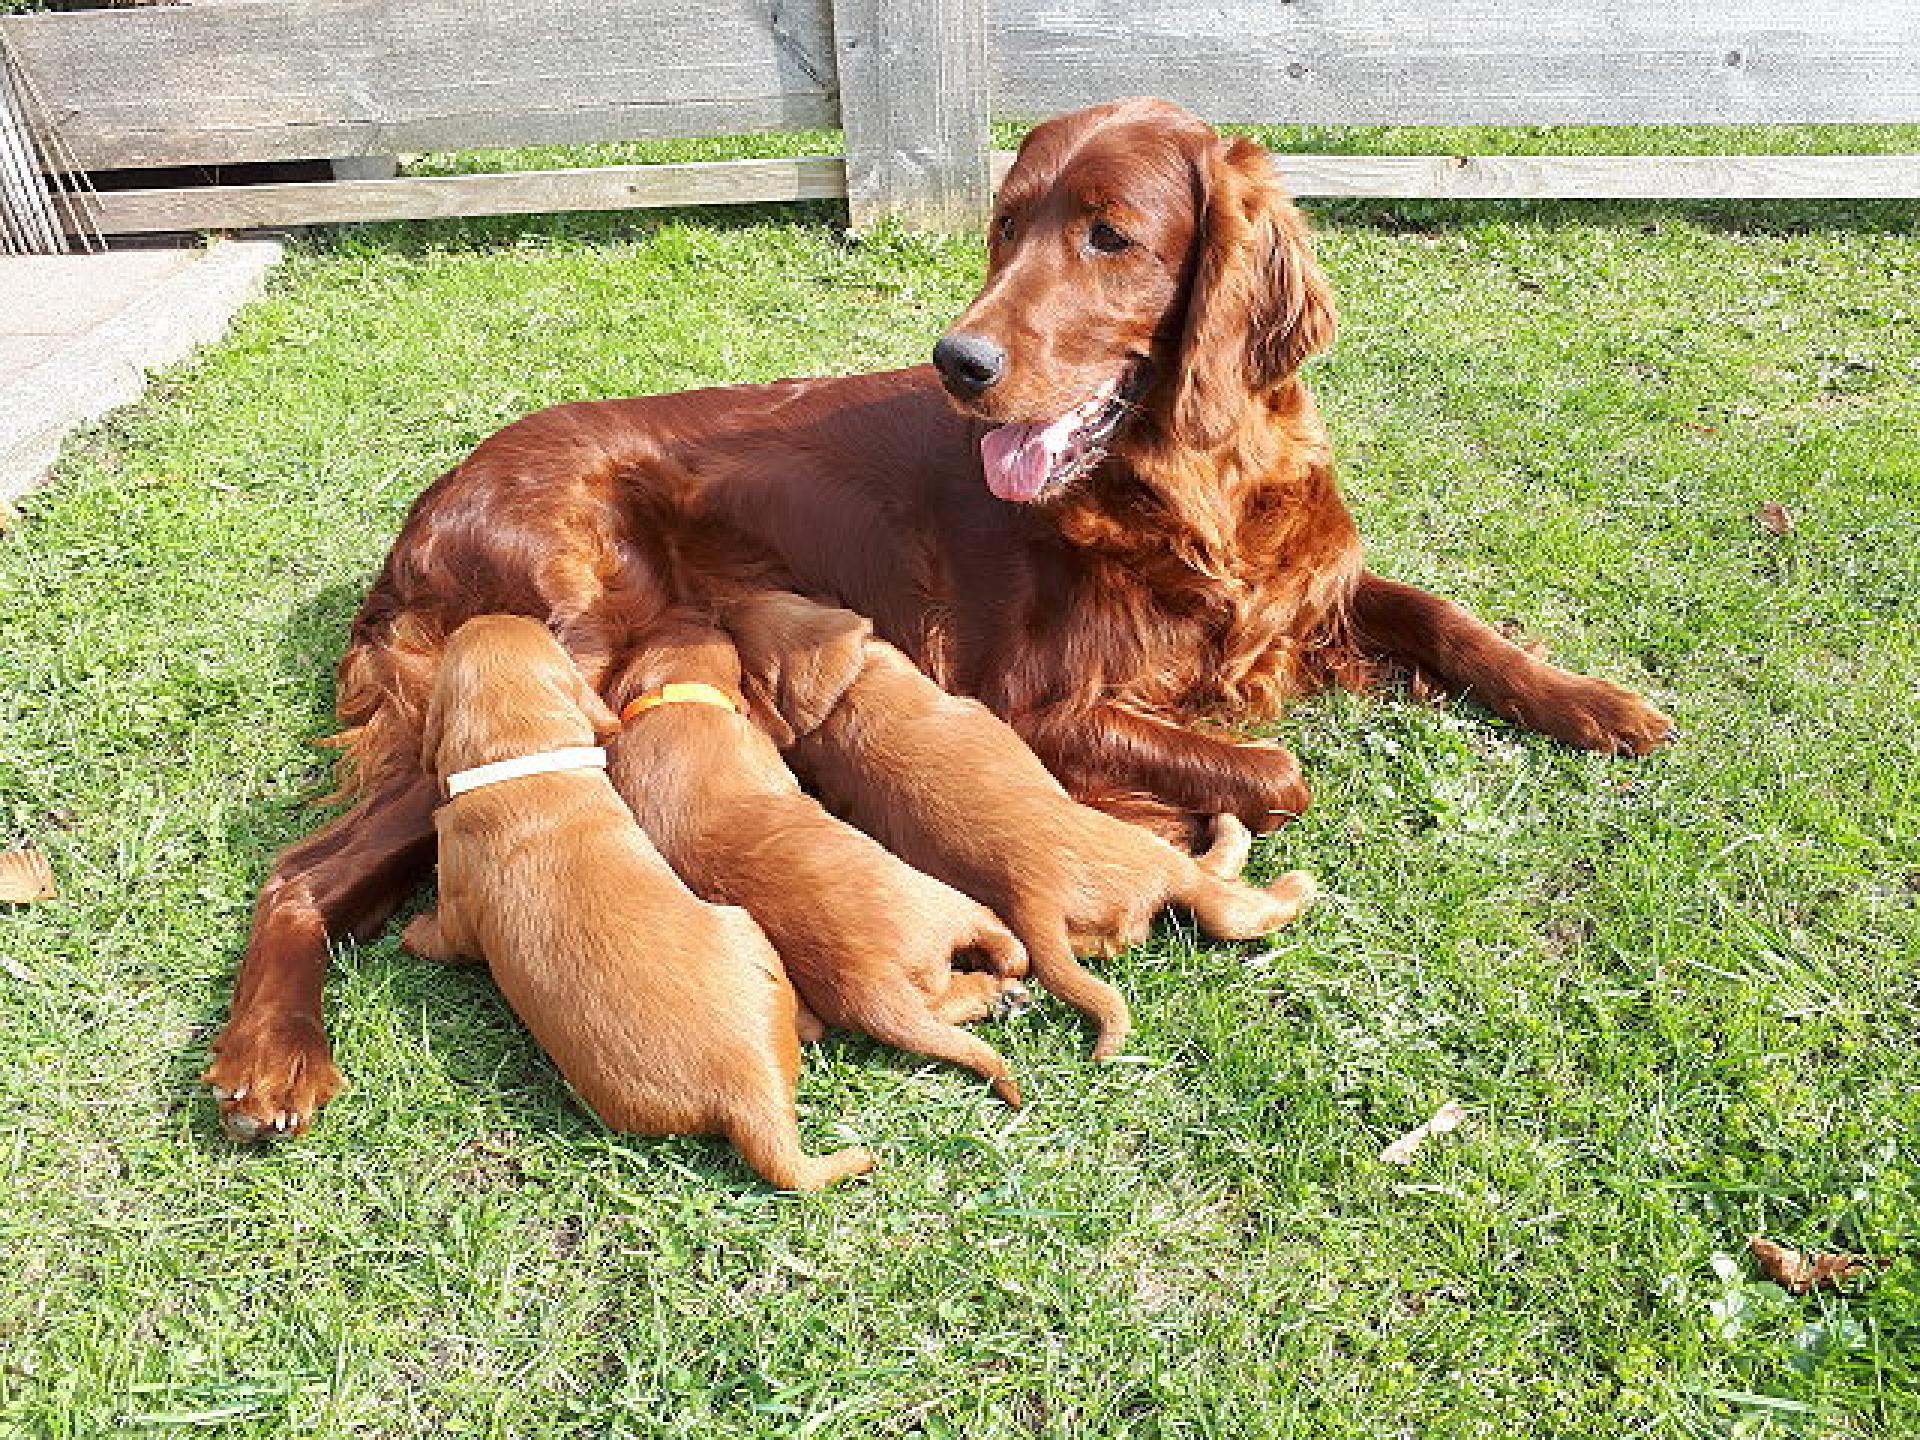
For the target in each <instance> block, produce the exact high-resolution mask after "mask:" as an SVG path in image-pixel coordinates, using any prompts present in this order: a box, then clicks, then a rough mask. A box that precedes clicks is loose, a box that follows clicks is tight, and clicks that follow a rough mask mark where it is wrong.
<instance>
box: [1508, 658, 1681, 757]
mask: <svg viewBox="0 0 1920 1440" xmlns="http://www.w3.org/2000/svg"><path fill="white" fill-rule="evenodd" d="M1532 720H1533V723H1534V724H1535V726H1536V728H1538V729H1540V730H1544V731H1545V732H1546V733H1547V734H1549V735H1551V736H1553V737H1554V738H1555V739H1557V740H1564V741H1565V742H1566V743H1567V744H1569V745H1577V746H1579V747H1580V748H1581V749H1582V750H1598V751H1600V752H1601V753H1602V754H1606V755H1645V754H1646V753H1647V752H1648V751H1650V750H1657V749H1659V748H1660V747H1661V746H1662V745H1666V744H1669V743H1671V742H1672V741H1674V740H1677V739H1678V738H1679V732H1678V731H1677V730H1675V729H1674V728H1673V721H1672V720H1670V719H1668V718H1667V717H1666V716H1665V715H1663V714H1661V713H1660V712H1659V711H1658V710H1656V709H1654V708H1653V706H1651V705H1649V704H1648V703H1647V702H1646V701H1645V700H1643V699H1641V698H1640V697H1639V696H1638V695H1636V694H1634V693H1633V691H1631V690H1629V689H1627V688H1626V687H1625V686H1624V685H1616V684H1614V683H1613V682H1612V681H1611V680H1601V679H1598V678H1596V677H1594V676H1591V675H1581V676H1574V677H1571V678H1570V682H1569V683H1568V685H1567V686H1566V688H1565V689H1564V690H1563V691H1561V692H1560V693H1559V694H1557V695H1555V696H1554V697H1553V699H1552V701H1551V702H1550V703H1549V704H1547V705H1545V706H1543V707H1542V709H1541V711H1540V713H1539V714H1538V715H1536V716H1534V717H1532Z"/></svg>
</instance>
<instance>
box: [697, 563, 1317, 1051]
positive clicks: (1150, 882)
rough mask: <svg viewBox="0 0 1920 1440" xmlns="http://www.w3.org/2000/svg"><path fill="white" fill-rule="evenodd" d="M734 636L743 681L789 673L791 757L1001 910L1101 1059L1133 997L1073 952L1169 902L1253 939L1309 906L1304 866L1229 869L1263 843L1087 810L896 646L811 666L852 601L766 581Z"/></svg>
mask: <svg viewBox="0 0 1920 1440" xmlns="http://www.w3.org/2000/svg"><path fill="white" fill-rule="evenodd" d="M724 620H725V623H726V626H727V629H728V630H729V631H730V632H731V633H732V635H733V637H734V640H735V642H736V644H737V645H738V647H739V650H740V657H741V661H742V663H743V665H744V666H745V669H746V672H747V674H748V675H750V676H751V675H755V674H759V673H781V674H783V675H784V676H785V677H786V678H785V681H784V683H783V685H782V687H781V690H780V693H779V694H778V695H777V696H775V697H773V698H774V699H775V701H776V703H777V705H778V707H779V708H780V709H781V710H782V711H783V713H786V714H787V715H789V716H792V715H795V714H803V715H804V716H805V724H804V725H793V726H791V729H792V731H793V739H792V743H791V745H790V747H789V748H788V750H787V755H788V758H789V759H790V760H791V761H792V762H793V767H794V769H795V770H796V771H798V772H799V773H800V774H801V775H802V776H803V777H804V778H805V779H806V780H807V782H808V784H809V785H811V786H812V787H813V789H814V792H815V793H816V794H818V795H819V796H820V798H821V799H823V800H824V801H825V802H826V803H827V804H828V805H829V806H830V807H831V808H832V809H833V810H834V812H835V813H836V814H839V815H843V816H845V817H846V818H847V819H849V820H851V821H852V822H853V823H854V824H856V825H858V826H859V827H860V828H861V829H862V830H864V831H866V832H867V833H868V834H869V835H871V836H873V837H874V838H875V839H876V840H878V841H880V842H881V843H882V844H884V845H885V846H886V847H887V848H888V849H889V850H891V851H892V852H893V853H894V854H895V855H898V856H899V857H900V858H901V859H902V860H904V861H906V862H907V863H908V864H909V865H912V866H914V867H915V868H916V869H918V870H923V871H925V872H926V873H927V874H929V875H932V876H935V877H937V878H939V879H941V880H944V881H946V882H947V884H949V885H951V886H953V887H954V888H955V889H956V890H959V891H961V892H963V893H964V894H967V895H971V896H972V897H973V898H974V899H976V900H979V901H981V902H982V903H983V904H986V905H990V906H992V907H993V910H994V911H995V913H996V914H999V915H1000V916H1002V917H1004V918H1005V920H1006V922H1007V924H1008V926H1009V927H1011V929H1012V930H1013V933H1014V934H1015V935H1017V936H1019V937H1020V939H1021V941H1022V942H1023V943H1024V944H1025V945H1026V947H1027V953H1028V954H1029V956H1030V957H1031V958H1032V963H1033V974H1034V977H1035V978H1036V979H1037V980H1039V982H1040V983H1041V984H1042V985H1044V986H1046V988H1047V989H1049V990H1051V991H1052V992H1053V993H1054V994H1056V995H1058V996H1059V997H1060V998H1061V999H1063V1000H1065V1001H1066V1002H1067V1003H1068V1004H1070V1005H1072V1006H1074V1007H1075V1008H1076V1009H1078V1010H1081V1011H1083V1012H1084V1013H1086V1014H1087V1015H1089V1016H1091V1017H1092V1018H1093V1020H1094V1022H1095V1024H1096V1025H1097V1027H1098V1030H1099V1034H1098V1038H1097V1039H1096V1041H1095V1044H1094V1049H1093V1054H1094V1058H1095V1059H1105V1058H1107V1057H1109V1056H1111V1055H1114V1054H1116V1053H1117V1052H1118V1051H1119V1048H1120V1045H1121V1043H1122V1042H1123V1041H1124V1040H1125V1039H1126V1036H1127V1031H1128V1028H1129V1026H1130V1023H1131V1022H1130V1019H1129V1016H1128V1013H1127V1003H1126V1001H1125V1000H1124V999H1123V998H1121V995H1120V992H1119V991H1117V990H1115V989H1114V988H1113V987H1112V986H1111V985H1109V984H1107V983H1106V982H1105V981H1104V980H1101V979H1098V978H1097V977H1095V976H1094V975H1091V974H1089V973H1088V972H1087V970H1086V969H1085V967H1083V966H1082V965H1081V964H1080V963H1079V961H1078V959H1076V958H1075V957H1076V956H1077V955H1094V954H1112V953H1115V952H1116V951H1119V950H1121V949H1124V948H1126V947H1127V946H1130V945H1135V944H1138V943H1139V942H1140V941H1142V940H1144V939H1145V938H1146V937H1147V931H1148V928H1149V926H1150V925H1151V923H1152V920H1153V917H1154V916H1155V915H1156V914H1158V913H1159V912H1160V911H1161V910H1162V909H1164V908H1165V907H1166V906H1168V905H1177V906H1179V907H1181V908H1182V909H1185V910H1187V911H1189V912H1190V913H1191V914H1192V915H1193V917H1194V919H1196V920H1197V921H1199V923H1200V928H1201V929H1202V930H1203V931H1205V932H1206V933H1207V934H1208V935H1211V936H1213V937H1215V938H1216V939H1222V940H1243V939H1250V938H1252V937H1253V936H1256V935H1264V934H1266V933H1267V932H1269V931H1272V930H1277V929H1279V928H1280V927H1281V926H1282V925H1285V924H1287V923H1288V922H1289V921H1291V920H1293V919H1294V918H1295V917H1296V916H1298V915H1299V914H1300V913H1301V911H1303V910H1305V909H1306V908H1307V906H1308V905H1309V904H1310V903H1312V900H1313V895H1314V883H1313V878H1312V877H1311V876H1310V875H1308V874H1306V873H1305V872H1304V871H1300V870H1295V871H1293V872H1291V873H1289V874H1286V875H1282V876H1281V877H1280V878H1279V879H1278V880H1276V881H1275V882H1274V883H1273V884H1272V885H1270V886H1268V887H1267V888H1266V889H1264V890H1259V889H1255V888H1254V887H1252V886H1250V885H1245V884H1242V883H1241V882H1240V881H1239V880H1238V879H1237V878H1236V877H1237V876H1238V875H1239V873H1240V869H1241V866H1242V865H1244V864H1245V863H1246V859H1247V853H1248V851H1249V849H1250V848H1251V846H1252V836H1251V834H1250V833H1249V832H1248V830H1247V828H1246V826H1244V825H1242V824H1241V823H1240V822H1239V821H1238V820H1236V819H1235V818H1234V817H1233V816H1231V815H1217V816H1215V817H1214V822H1213V834H1212V844H1211V846H1210V847H1209V848H1208V850H1207V852H1206V853H1205V854H1203V855H1199V856H1192V855H1187V854H1184V853H1182V852H1181V851H1179V850H1176V849H1175V848H1174V847H1173V846H1172V845H1170V844H1168V843H1167V842H1166V841H1165V840H1163V839H1161V838H1160V837H1159V836H1157V835H1153V834H1150V833H1148V832H1147V831H1146V830H1143V829H1141V828H1140V827H1139V826H1137V825H1131V824H1128V823H1127V822H1126V821H1124V820H1118V819H1115V818H1114V817H1113V816H1111V815H1107V814H1104V813H1102V812H1101V811H1098V810H1094V809H1092V808H1090V807H1088V806H1086V805H1082V804H1080V803H1079V802H1077V801H1076V800H1074V799H1073V797H1072V796H1070V795H1069V794H1067V792H1066V790H1065V789H1064V788H1062V787H1061V785H1060V782H1059V781H1057V780H1055V779H1054V777H1053V776H1052V774H1051V773H1049V772H1048V770H1047V768H1046V766H1045V765H1043V764H1042V763H1041V762H1040V759H1039V757H1038V756H1036V755H1035V754H1034V753H1033V751H1032V750H1030V749H1029V748H1028V747H1027V744H1026V742H1025V741H1024V740H1022V739H1021V738H1020V736H1019V734H1018V733H1016V732H1015V731H1014V729H1013V727H1012V726H1010V725H1008V724H1007V723H1006V722H1005V721H1003V720H1001V719H1000V718H999V717H998V716H997V715H995V714H994V713H993V712H992V711H991V710H989V709H987V707H986V706H984V705H982V704H980V703H979V702H978V701H977V700H967V699H962V698H960V697H957V696H953V695H949V694H948V693H947V692H946V691H944V690H942V689H941V688H940V686H939V685H938V684H936V683H935V682H934V681H933V680H931V679H929V678H928V677H927V676H925V675H923V674H922V673H921V672H920V671H919V670H917V669H916V668H915V667H914V665H913V662H912V661H910V660H908V659H907V657H906V656H905V655H903V654H901V653H900V652H899V651H898V650H896V649H894V647H893V646H891V645H888V644H886V643H884V642H882V641H879V640H874V639H866V640H865V641H864V644H863V651H862V654H861V657H860V660H859V665H858V668H857V669H856V670H855V671H854V672H853V673H852V675H851V678H849V676H848V675H847V673H846V665H845V662H844V661H837V662H836V664H835V665H834V666H833V667H823V666H822V665H820V664H819V663H818V662H816V663H814V664H812V665H810V666H809V665H801V664H799V663H797V662H796V659H795V655H796V653H798V654H802V655H804V654H806V653H808V652H809V651H815V652H817V651H818V650H819V641H818V639H817V637H818V636H819V635H821V634H822V633H827V634H831V633H834V632H835V631H836V630H838V631H840V632H846V631H850V630H852V629H854V628H856V627H860V628H864V626H865V622H864V621H862V620H861V619H860V618H859V617H858V616H857V615H854V614H852V613H851V612H849V611H845V610H836V609H833V608H831V607H828V606H823V605H819V604H817V603H815V602H814V601H811V600H806V599H803V598H802V597H800V596H797V595H789V594H783V593H778V592H766V593H763V594H757V595H754V596H752V597H750V598H747V599H743V600H741V601H739V602H737V603H735V604H733V605H730V606H729V607H728V608H727V609H726V610H725V612H724Z"/></svg>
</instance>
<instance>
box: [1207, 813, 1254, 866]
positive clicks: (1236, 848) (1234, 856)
mask: <svg viewBox="0 0 1920 1440" xmlns="http://www.w3.org/2000/svg"><path fill="white" fill-rule="evenodd" d="M1251 853H1253V832H1252V831H1251V830H1249V829H1247V827H1246V826H1245V825H1243V824H1241V823H1240V819H1239V817H1238V816H1235V815H1225V814H1222V815H1216V816H1214V817H1213V820H1212V821H1211V822H1210V823H1209V825H1208V827H1207V848H1206V849H1205V850H1204V851H1202V852H1201V853H1200V854H1198V855H1196V856H1194V857H1193V863H1194V864H1196V865H1198V866H1199V867H1200V868H1201V869H1202V870H1204V871H1206V872H1207V873H1208V874H1209V875H1218V876H1219V877H1220V878H1221V879H1222V880H1237V879H1239V878H1240V872H1241V871H1242V870H1244V869H1246V868H1247V856H1248V855H1250V854H1251Z"/></svg>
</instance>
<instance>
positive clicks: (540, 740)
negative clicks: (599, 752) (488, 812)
mask: <svg viewBox="0 0 1920 1440" xmlns="http://www.w3.org/2000/svg"><path fill="white" fill-rule="evenodd" d="M619 729H620V720H619V717H618V716H616V715H615V714H614V713H613V711H612V710H610V709H608V708H607V703H606V701H604V700H602V699H601V698H600V697H599V696H598V695H596V694H595V693H594V691H593V687H592V686H590V685H588V684H587V681H586V677H585V676H583V675H581V673H580V671H579V668H578V667H577V666H575V664H574V663H573V660H572V658H571V657H570V656H569V655H568V654H567V652H566V651H565V650H564V649H562V648H561V646H560V642H559V641H558V640H556V639H554V638H553V636H552V634H551V633H549V632H548V630H547V628H546V627H545V626H544V625H542V624H540V623H539V622H538V621H537V620H529V619H528V618H527V617H526V616H524V615H481V616H478V617H476V618H475V619H472V620H469V621H467V622H466V624H464V625H462V626H461V627H460V628H459V629H458V630H455V631H454V632H453V634H452V635H451V636H449V637H448V638H447V642H446V645H445V647H444V648H443V649H442V650H441V652H440V666H439V670H438V671H437V673H436V674H435V677H434V682H433V695H432V698H431V699H430V700H429V701H428V704H427V719H426V725H425V727H424V728H423V730H422V734H421V742H420V763H421V766H422V767H423V768H424V769H426V770H427V771H429V772H430V773H435V774H442V775H444V774H446V773H447V772H449V771H452V770H461V769H466V768H468V767H471V766H475V765H487V764H491V763H492V762H493V761H495V760H510V759H514V758H517V757H518V756H522V755H537V754H539V753H540V752H541V751H543V750H558V749H562V748H564V747H566V746H569V745H591V744H593V743H594V742H595V741H596V740H598V739H605V738H606V737H607V736H609V735H613V734H615V733H616V732H617V731H618V730H619Z"/></svg>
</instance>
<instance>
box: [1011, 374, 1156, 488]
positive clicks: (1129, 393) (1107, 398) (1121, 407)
mask: <svg viewBox="0 0 1920 1440" xmlns="http://www.w3.org/2000/svg"><path fill="white" fill-rule="evenodd" d="M1137 379H1138V377H1137V375H1136V374H1135V373H1132V372H1130V373H1128V374H1127V375H1125V376H1123V377H1121V378H1120V379H1117V380H1109V381H1108V382H1107V383H1106V384H1105V385H1102V386H1101V387H1100V388H1099V389H1098V390H1096V391H1094V393H1093V394H1092V395H1090V396H1088V397H1087V398H1086V399H1085V400H1083V401H1081V402H1080V403H1079V404H1078V405H1076V406H1074V407H1073V409H1071V410H1069V411H1067V413H1066V414H1064V415H1062V416H1061V417H1060V418H1059V419H1057V420H1049V421H1046V422H1045V423H1044V424H1036V425H999V426H996V427H995V428H994V429H992V430H989V431H988V432H987V433H986V434H985V435H984V436H982V437H981V439H980V461H981V465H982V467H983V468H984V469H985V471H986V475H987V488H988V489H989V490H991V491H993V493H994V494H995V495H998V496H999V497H1000V498H1001V499H1002V500H1016V501H1020V502H1022V503H1024V502H1026V501H1029V500H1036V499H1038V498H1039V497H1040V496H1041V495H1042V494H1044V493H1046V492H1047V491H1048V490H1054V489H1058V488H1059V487H1061V486H1063V485H1066V484H1069V483H1071V482H1072V481H1074V480H1077V479H1078V478H1079V477H1080V476H1082V475H1084V474H1085V473H1086V472H1087V471H1088V470H1090V469H1092V468H1093V467H1094V466H1095V465H1098V464H1099V463H1100V462H1101V461H1102V460H1103V459H1105V458H1106V454H1107V442H1108V441H1109V440H1111V439H1112V438H1113V432H1114V431H1116V430H1118V429H1119V428H1120V422H1121V421H1122V420H1124V419H1125V418H1126V416H1127V412H1128V411H1129V410H1130V409H1131V408H1132V399H1133V392H1134V391H1135V390H1136V389H1137V388H1138V386H1137Z"/></svg>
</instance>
